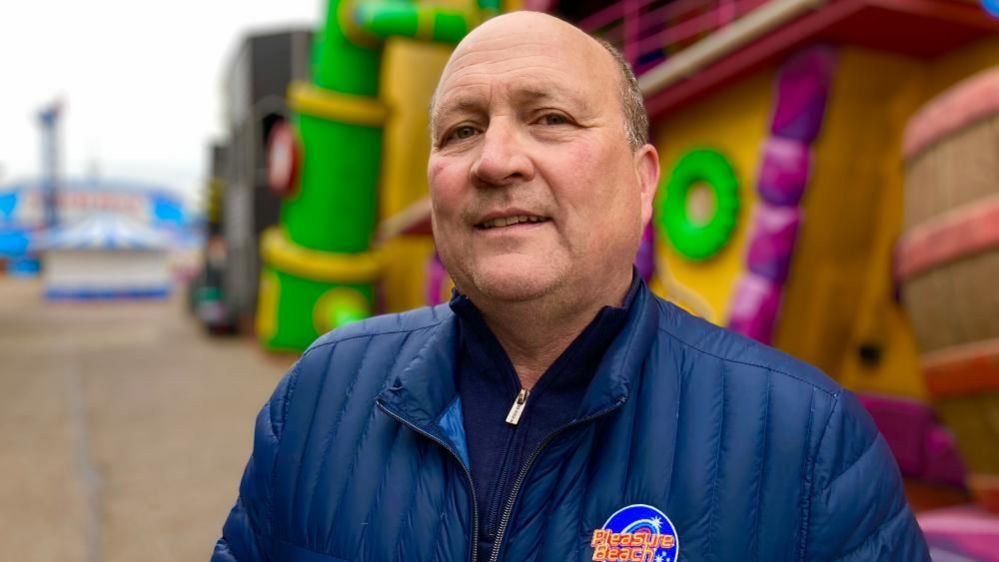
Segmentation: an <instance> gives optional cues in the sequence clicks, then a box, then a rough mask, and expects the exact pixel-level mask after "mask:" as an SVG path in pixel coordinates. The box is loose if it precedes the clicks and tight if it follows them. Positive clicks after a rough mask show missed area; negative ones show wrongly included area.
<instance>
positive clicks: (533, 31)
mask: <svg viewBox="0 0 999 562" xmlns="http://www.w3.org/2000/svg"><path fill="white" fill-rule="evenodd" d="M539 48H540V49H545V50H548V51H549V52H552V53H556V55H557V56H559V57H560V58H563V59H564V60H565V63H566V64H567V65H572V64H573V63H575V64H577V65H579V66H580V68H584V69H586V71H588V72H589V74H590V79H591V80H592V83H593V84H594V85H598V86H599V87H600V88H601V89H602V88H604V87H605V85H606V84H608V83H609V82H610V81H614V83H616V86H617V87H616V88H615V90H616V93H617V97H618V99H619V102H620V103H619V104H618V105H619V109H620V111H621V114H622V115H621V117H622V120H623V123H624V132H625V135H626V138H627V142H628V144H629V146H631V148H632V149H633V150H637V149H638V148H639V147H641V146H643V145H645V144H646V143H647V142H648V128H649V120H648V114H647V113H646V111H645V105H644V101H643V98H642V94H641V91H640V90H639V88H638V81H637V80H636V79H635V75H634V73H633V72H632V70H631V67H630V65H629V64H628V62H627V61H626V60H625V59H624V57H623V56H621V53H620V52H618V50H617V49H615V48H614V47H613V46H612V45H610V44H609V43H607V42H606V41H603V40H598V39H594V38H593V37H590V36H589V35H587V34H586V33H584V32H583V31H582V30H580V29H579V28H577V27H575V26H573V25H571V24H569V23H566V22H564V21H562V20H560V19H558V18H556V17H553V16H550V15H548V14H544V13H540V12H513V13H509V14H503V15H500V16H497V17H495V18H492V19H490V20H488V21H486V22H485V23H483V24H482V25H480V26H479V27H477V28H476V29H474V30H472V32H471V33H469V34H468V35H467V36H466V37H465V38H464V39H463V40H462V41H461V43H459V44H458V46H457V47H456V48H455V50H454V52H453V53H452V55H451V58H450V59H449V61H448V64H447V66H446V67H445V68H444V72H443V73H442V75H441V79H440V82H439V83H438V85H437V89H436V90H435V91H434V95H433V98H432V99H431V103H430V114H431V119H430V122H431V135H433V136H434V137H436V134H437V132H436V131H435V127H436V122H437V119H436V117H437V111H438V109H439V108H438V101H440V96H441V93H442V91H443V88H444V86H446V85H447V83H448V79H449V78H450V77H451V75H452V74H453V73H454V72H455V71H456V70H457V69H459V68H463V67H466V66H467V65H468V64H470V63H482V62H485V63H489V62H490V61H494V62H499V63H502V62H508V63H510V64H516V63H517V60H518V59H519V58H521V57H525V56H528V53H529V52H530V51H531V50H532V49H535V50H536V49H539Z"/></svg>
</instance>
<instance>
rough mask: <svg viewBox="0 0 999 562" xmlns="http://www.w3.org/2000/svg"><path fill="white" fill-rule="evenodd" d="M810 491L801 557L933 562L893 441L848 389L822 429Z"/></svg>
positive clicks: (838, 398)
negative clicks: (911, 505) (907, 495)
mask: <svg viewBox="0 0 999 562" xmlns="http://www.w3.org/2000/svg"><path fill="white" fill-rule="evenodd" d="M811 490H812V491H811V494H810V499H809V509H808V511H807V512H806V513H807V514H808V518H807V523H806V535H805V540H804V541H803V544H802V550H803V553H802V556H801V557H800V559H801V560H807V561H809V562H819V561H830V562H833V561H835V562H855V561H856V562H860V561H865V562H866V561H875V560H876V561H891V562H896V561H897V562H924V561H925V562H929V560H930V556H929V552H928V550H927V547H926V541H925V540H924V538H923V534H922V532H921V531H920V530H919V527H918V525H917V524H916V520H915V517H914V516H913V514H912V510H911V509H910V508H909V504H908V501H907V500H906V498H905V493H904V491H903V488H902V479H901V477H900V475H899V472H898V466H897V465H896V464H895V459H894V457H893V456H892V454H891V451H890V450H889V449H888V444H887V443H886V442H885V440H884V437H882V436H881V434H880V433H879V432H878V429H877V426H875V425H874V421H873V420H872V419H871V417H870V416H869V415H868V414H867V411H866V410H865V409H864V407H863V405H861V404H860V401H859V400H857V398H856V397H855V396H853V394H851V393H850V392H848V391H840V393H839V394H838V395H837V396H836V398H835V402H834V404H833V408H832V412H831V414H830V415H829V421H828V423H827V424H826V426H825V428H824V429H823V430H822V435H821V437H820V439H819V444H818V449H817V452H816V455H815V460H814V468H813V471H812V483H811Z"/></svg>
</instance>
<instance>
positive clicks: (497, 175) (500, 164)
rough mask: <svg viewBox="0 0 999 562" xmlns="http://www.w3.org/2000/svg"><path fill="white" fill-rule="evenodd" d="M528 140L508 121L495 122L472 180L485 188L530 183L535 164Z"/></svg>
mask: <svg viewBox="0 0 999 562" xmlns="http://www.w3.org/2000/svg"><path fill="white" fill-rule="evenodd" d="M527 142H528V141H527V139H525V138H523V134H522V132H521V131H520V130H519V129H518V128H517V126H516V124H514V123H512V122H511V120H510V119H507V118H494V119H493V120H492V121H491V122H490V123H489V127H488V128H487V129H486V131H485V132H484V133H483V138H482V141H480V144H479V153H478V155H477V158H476V160H475V162H474V163H473V164H472V168H471V174H472V180H473V181H474V182H475V183H476V184H479V185H482V186H483V187H504V186H509V185H513V184H516V183H519V182H525V181H530V180H531V179H532V178H533V177H534V162H533V160H532V159H531V157H530V153H529V150H528V147H527Z"/></svg>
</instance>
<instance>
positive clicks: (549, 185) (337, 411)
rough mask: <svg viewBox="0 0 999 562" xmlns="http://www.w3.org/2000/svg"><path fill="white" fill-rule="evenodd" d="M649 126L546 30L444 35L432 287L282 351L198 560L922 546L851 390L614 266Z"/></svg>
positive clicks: (654, 159)
mask: <svg viewBox="0 0 999 562" xmlns="http://www.w3.org/2000/svg"><path fill="white" fill-rule="evenodd" d="M646 119H647V118H646V117H645V114H644V109H643V108H642V105H641V96H640V94H639V93H638V91H637V86H636V84H635V80H634V77H633V76H632V75H631V74H630V71H628V70H627V66H626V65H625V64H623V63H622V62H621V60H620V58H619V57H618V58H615V55H614V54H612V53H611V51H609V50H608V49H607V48H605V47H604V46H602V45H601V44H599V43H597V42H596V41H594V40H593V39H591V38H589V37H587V36H586V35H585V34H583V33H582V32H580V31H579V30H577V29H575V28H573V27H572V26H570V25H568V24H566V23H563V22H561V21H559V20H557V19H554V18H552V17H549V16H545V15H541V14H532V13H515V14H509V15H505V16H500V17H498V18H495V19H493V20H491V21H489V22H487V23H485V24H483V25H482V26H481V27H479V28H478V29H477V30H475V31H474V32H473V33H471V34H470V35H469V36H468V37H467V38H466V39H465V40H464V41H463V42H462V43H461V44H460V45H459V46H458V48H457V49H456V50H455V52H454V54H453V56H452V57H451V60H450V62H449V63H448V65H447V67H446V69H445V71H444V74H443V76H442V78H441V81H440V84H439V86H438V90H437V92H436V95H435V99H434V103H433V108H432V117H431V120H432V135H433V151H432V154H431V156H430V162H429V166H428V168H429V169H428V174H429V180H430V186H431V196H432V199H433V214H432V216H433V226H434V236H435V240H436V243H437V248H438V251H439V252H440V256H441V259H442V260H443V261H444V263H445V265H446V266H447V268H448V270H449V271H450V273H451V274H452V276H453V278H454V280H455V284H456V287H457V295H456V297H455V298H454V299H453V300H452V302H451V303H450V306H442V307H437V308H434V309H424V310H420V311H415V312H410V313H406V314H399V315H392V316H385V317H379V318H374V319H371V320H368V321H365V322H362V323H360V324H355V325H352V326H349V327H346V328H344V329H340V330H336V331H334V332H332V333H330V334H327V335H326V336H324V337H322V338H320V339H319V340H318V341H317V342H316V343H315V344H314V345H313V346H312V347H311V348H310V349H309V351H307V352H306V353H305V354H304V355H303V356H302V358H301V360H300V361H299V362H298V364H297V365H296V366H295V367H294V368H293V370H292V372H291V373H290V374H289V375H288V376H287V377H286V378H285V379H284V381H283V382H282V383H281V384H280V385H279V387H278V389H277V391H276V392H275V394H274V396H273V398H272V399H271V400H270V402H269V403H268V404H267V405H266V406H265V407H264V409H263V411H262V412H261V414H260V417H259V418H258V421H257V429H256V438H255V442H254V452H253V456H252V458H251V459H250V462H249V464H248V466H247V469H246V473H245V475H244V478H243V482H242V485H241V487H240V497H239V500H238V501H237V503H236V506H235V507H234V508H233V511H232V513H231V514H230V516H229V519H228V521H227V522H226V525H225V528H224V531H223V537H222V539H220V540H219V543H218V545H217V547H216V550H215V556H214V560H217V561H220V562H221V561H237V560H238V561H241V562H247V561H251V560H253V561H256V560H275V561H278V560H281V561H286V560H287V561H296V562H297V561H310V562H313V561H315V562H319V561H338V560H346V561H353V562H360V561H373V560H386V561H387V560H406V561H431V560H434V561H455V560H468V559H471V560H476V561H481V562H486V560H488V561H489V562H495V561H497V560H507V561H525V560H538V561H541V560H579V561H581V560H642V561H648V562H653V561H655V562H662V561H670V562H673V561H675V560H677V559H680V560H697V561H702V560H707V561H742V560H762V561H768V562H769V561H773V560H799V561H809V562H813V561H825V560H830V561H831V560H842V561H847V560H898V561H906V562H909V561H922V560H929V557H928V555H927V552H926V547H925V544H924V542H923V539H922V536H921V535H920V532H919V530H918V528H917V527H916V523H915V521H914V519H913V516H912V513H911V512H910V510H909V508H908V506H907V504H906V501H905V498H904V496H903V495H902V490H901V486H900V481H899V477H898V472H897V469H896V467H895V464H894V461H893V460H892V458H891V455H890V453H889V451H888V448H887V446H886V445H885V442H884V440H883V439H882V438H881V437H880V436H879V435H878V432H877V429H876V428H875V427H874V425H873V423H872V422H871V420H870V418H869V417H868V416H867V415H866V414H865V413H864V412H863V409H862V408H861V406H860V405H859V404H858V402H857V401H856V399H854V398H853V397H852V396H851V395H850V394H848V393H846V392H844V391H843V390H842V389H841V388H840V387H839V386H837V385H836V384H835V383H834V382H832V381H830V380H829V379H828V378H826V377H825V376H823V375H822V374H820V373H818V372H817V371H816V370H814V369H813V368H811V367H809V366H807V365H805V364H802V363H800V362H798V361H796V360H794V359H792V358H790V357H787V356H785V355H783V354H781V353H779V352H777V351H775V350H772V349H770V348H767V347H765V346H762V345H759V344H756V343H754V342H752V341H749V340H746V339H744V338H742V337H740V336H737V335H734V334H731V333H728V332H726V331H724V330H722V329H720V328H717V327H715V326H712V325H709V324H707V323H705V322H702V321H700V320H698V319H696V318H694V317H692V316H689V315H687V314H686V313H684V312H682V311H680V310H678V309H677V308H675V307H673V306H672V305H670V304H668V303H666V302H665V301H662V300H660V299H658V298H656V297H654V296H653V295H652V294H651V293H650V292H649V291H648V289H647V288H646V287H645V286H644V284H642V282H641V281H640V280H639V279H637V278H636V276H635V275H634V273H633V269H632V266H631V262H632V260H633V258H634V256H635V253H636V251H637V249H638V245H639V239H640V235H641V232H642V228H643V227H644V225H645V224H646V223H647V222H648V221H649V219H650V216H651V213H652V200H653V196H654V193H655V189H656V185H657V183H658V180H659V163H658V156H657V154H656V151H655V149H654V148H653V147H652V146H651V145H649V144H648V143H647V141H646V139H647V136H646V135H647V131H646V129H647V122H646Z"/></svg>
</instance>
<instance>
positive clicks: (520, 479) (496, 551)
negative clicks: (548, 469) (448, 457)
mask: <svg viewBox="0 0 999 562" xmlns="http://www.w3.org/2000/svg"><path fill="white" fill-rule="evenodd" d="M625 400H626V398H621V399H620V400H618V401H617V403H615V404H614V405H612V406H610V407H608V408H605V409H603V410H600V411H599V412H596V413H595V414H592V415H589V416H587V417H585V418H582V419H578V420H576V421H574V422H572V423H570V424H568V425H564V426H562V427H561V428H559V429H557V430H555V431H553V432H552V433H550V434H549V435H548V437H545V440H544V441H542V442H541V443H540V444H539V445H538V446H537V447H535V448H534V451H532V452H531V456H530V457H528V458H527V462H525V463H524V466H523V468H521V469H520V473H519V474H518V475H517V479H516V480H515V481H514V482H513V488H511V489H510V496H509V497H508V498H507V501H506V507H505V508H504V509H503V517H502V518H501V519H500V524H499V527H497V528H496V539H495V542H494V543H493V550H492V552H490V553H489V562H497V560H499V555H500V550H501V548H502V546H503V535H504V534H506V526H507V525H508V524H509V523H510V516H511V515H512V514H513V507H514V504H515V503H516V502H517V495H518V494H519V493H520V487H521V486H522V485H523V484H524V480H525V479H526V478H527V474H528V472H530V470H531V465H533V464H534V461H535V460H537V458H538V457H539V456H540V455H541V452H542V451H544V450H545V447H547V446H548V445H550V444H551V442H552V441H554V440H555V438H556V437H558V436H559V435H562V434H563V433H565V432H567V431H569V430H570V429H572V428H575V427H578V426H580V425H582V424H584V423H587V422H590V421H592V420H595V419H597V418H599V417H601V416H604V415H606V414H608V413H610V412H612V411H613V410H616V409H617V408H620V407H621V405H622V404H624V402H625ZM466 472H467V470H466ZM469 481H471V475H469ZM472 500H473V505H474V500H475V496H474V494H473V496H472ZM473 537H475V534H474V533H473ZM477 542H478V541H476V543H477ZM474 554H475V553H474V552H473V555H474ZM472 560H473V562H474V560H475V558H474V556H473V558H472Z"/></svg>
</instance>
